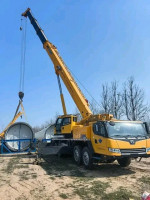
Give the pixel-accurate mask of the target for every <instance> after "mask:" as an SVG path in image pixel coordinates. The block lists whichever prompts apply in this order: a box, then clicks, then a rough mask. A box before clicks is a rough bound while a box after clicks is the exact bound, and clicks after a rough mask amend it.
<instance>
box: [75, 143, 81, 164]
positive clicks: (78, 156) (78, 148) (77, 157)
mask: <svg viewBox="0 0 150 200" xmlns="http://www.w3.org/2000/svg"><path fill="white" fill-rule="evenodd" d="M73 158H74V161H75V163H76V164H77V165H81V163H82V148H81V146H79V145H76V146H74V148H73Z"/></svg>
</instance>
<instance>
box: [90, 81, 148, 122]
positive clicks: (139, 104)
mask: <svg viewBox="0 0 150 200" xmlns="http://www.w3.org/2000/svg"><path fill="white" fill-rule="evenodd" d="M90 107H91V110H92V111H93V113H94V114H97V113H109V114H113V116H114V118H117V119H127V120H132V121H135V120H142V121H144V120H147V119H148V116H149V105H148V104H147V103H145V96H144V90H143V89H141V88H140V87H139V85H137V84H136V82H135V80H134V78H133V77H130V78H128V79H127V81H126V82H125V83H123V84H122V87H121V88H120V87H119V84H118V82H117V81H116V80H115V81H112V82H111V83H110V84H108V83H105V84H102V91H101V99H100V108H98V107H97V105H96V104H95V102H94V101H92V103H91V104H90Z"/></svg>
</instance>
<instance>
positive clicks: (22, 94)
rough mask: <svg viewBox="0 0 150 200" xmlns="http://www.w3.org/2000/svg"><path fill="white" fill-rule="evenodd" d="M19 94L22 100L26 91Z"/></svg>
mask: <svg viewBox="0 0 150 200" xmlns="http://www.w3.org/2000/svg"><path fill="white" fill-rule="evenodd" d="M18 95H19V98H20V100H21V101H22V100H23V97H24V93H23V92H19V93H18Z"/></svg>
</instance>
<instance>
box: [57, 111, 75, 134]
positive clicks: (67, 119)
mask: <svg viewBox="0 0 150 200" xmlns="http://www.w3.org/2000/svg"><path fill="white" fill-rule="evenodd" d="M76 123H77V116H75V115H62V116H59V117H58V118H57V120H56V123H55V131H54V134H56V135H64V136H65V138H71V137H72V129H73V126H75V125H76Z"/></svg>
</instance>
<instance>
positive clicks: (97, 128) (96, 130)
mask: <svg viewBox="0 0 150 200" xmlns="http://www.w3.org/2000/svg"><path fill="white" fill-rule="evenodd" d="M91 140H92V145H93V148H94V151H95V153H98V154H105V153H106V128H105V124H104V122H97V123H95V124H93V131H92V138H91Z"/></svg>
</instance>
